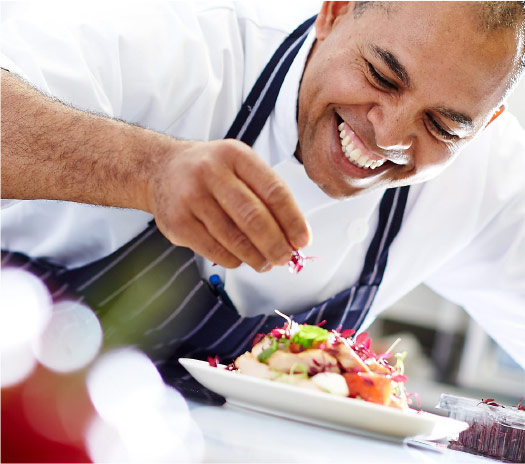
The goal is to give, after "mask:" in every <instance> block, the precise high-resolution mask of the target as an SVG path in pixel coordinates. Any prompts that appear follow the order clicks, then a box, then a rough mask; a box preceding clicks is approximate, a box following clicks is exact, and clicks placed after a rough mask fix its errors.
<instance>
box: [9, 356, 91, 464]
mask: <svg viewBox="0 0 525 464" xmlns="http://www.w3.org/2000/svg"><path fill="white" fill-rule="evenodd" d="M94 415H95V411H94V409H93V406H92V405H91V402H90V400H89V397H88V394H87V391H86V387H85V381H84V376H83V375H82V374H81V373H79V374H68V375H62V374H56V373H53V372H51V371H49V370H47V369H45V368H43V367H41V366H39V367H37V368H36V370H35V372H33V374H32V375H31V376H30V377H28V378H27V379H26V380H24V381H23V382H22V383H20V384H18V385H15V386H13V387H10V388H3V389H2V434H1V437H2V438H1V440H2V441H1V461H2V462H55V463H59V462H92V461H91V459H90V457H89V456H88V454H87V452H86V449H85V445H84V438H85V432H86V427H87V425H88V424H89V421H90V419H91V418H92V417H94Z"/></svg>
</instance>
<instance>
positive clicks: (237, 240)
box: [194, 197, 271, 272]
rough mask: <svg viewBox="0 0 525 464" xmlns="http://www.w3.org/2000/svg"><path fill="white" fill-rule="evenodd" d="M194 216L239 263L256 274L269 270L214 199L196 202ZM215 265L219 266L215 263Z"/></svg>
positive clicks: (265, 260)
mask: <svg viewBox="0 0 525 464" xmlns="http://www.w3.org/2000/svg"><path fill="white" fill-rule="evenodd" d="M194 214H195V215H196V216H197V218H198V219H199V220H200V221H201V222H202V223H203V224H204V226H205V227H206V229H207V231H208V233H210V234H211V235H213V237H214V239H215V240H216V241H217V242H218V243H219V244H220V245H222V247H223V248H224V249H226V250H228V251H229V253H230V254H231V255H233V256H235V257H236V258H237V259H238V260H239V261H242V262H245V263H246V264H248V265H249V266H251V267H252V268H253V269H255V270H256V271H258V272H266V271H269V270H270V269H271V265H270V263H269V262H268V260H267V259H266V258H265V257H264V256H263V255H262V254H261V252H259V250H258V249H257V248H256V247H255V246H254V244H253V243H252V242H251V241H250V239H249V238H248V237H247V236H246V235H245V234H244V233H243V232H241V230H240V229H239V228H238V227H237V225H236V224H235V223H234V222H233V221H232V219H231V218H230V217H229V216H228V215H227V214H226V213H225V212H224V210H223V209H222V208H221V207H220V206H219V204H218V203H217V201H215V199H214V198H212V197H210V198H208V199H207V200H203V201H200V202H198V204H197V205H196V206H195V210H194ZM215 262H216V263H217V264H221V263H219V262H218V261H215Z"/></svg>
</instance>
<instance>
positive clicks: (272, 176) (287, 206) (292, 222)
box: [235, 153, 311, 249]
mask: <svg viewBox="0 0 525 464" xmlns="http://www.w3.org/2000/svg"><path fill="white" fill-rule="evenodd" d="M254 155H255V153H253V154H252V156H251V158H252V159H251V160H250V161H251V162H248V163H247V162H236V164H235V172H236V173H237V175H238V176H239V177H240V178H241V179H242V180H243V181H244V182H246V184H247V185H248V186H249V187H250V189H251V190H252V191H253V192H254V193H255V195H256V196H257V197H258V198H259V199H260V200H261V201H262V203H263V204H264V205H265V206H266V208H267V209H268V210H269V211H270V212H271V214H272V216H273V217H274V220H275V221H276V223H277V224H278V225H279V227H280V229H281V230H282V233H283V235H284V237H285V238H286V240H287V241H288V243H289V244H290V245H291V246H292V247H293V248H295V249H299V248H304V247H305V246H307V245H308V244H309V243H310V241H311V232H310V229H309V227H308V224H307V222H306V219H305V218H304V215H303V213H302V212H301V210H300V209H299V206H298V205H297V203H296V202H295V200H294V198H293V195H292V193H291V191H290V189H289V188H288V186H287V185H286V184H285V182H284V181H283V180H282V179H281V178H280V177H279V176H278V175H277V174H276V173H275V172H274V171H273V169H272V168H271V167H270V166H268V165H267V164H266V163H265V162H264V161H262V160H261V159H260V158H259V157H258V156H257V155H255V156H254Z"/></svg>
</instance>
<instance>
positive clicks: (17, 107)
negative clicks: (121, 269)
mask: <svg viewBox="0 0 525 464" xmlns="http://www.w3.org/2000/svg"><path fill="white" fill-rule="evenodd" d="M274 8H278V11H274ZM313 15H316V16H313ZM524 17H525V16H524V9H523V5H522V2H503V3H501V4H500V3H498V2H476V3H468V2H467V3H461V2H458V3H456V2H451V3H449V2H444V3H438V2H436V3H432V4H425V3H424V2H422V3H417V2H409V3H407V4H404V3H402V2H400V3H395V2H394V3H390V2H389V3H386V4H383V3H381V2H371V3H369V2H363V3H359V2H358V3H354V2H325V3H323V4H322V5H317V4H315V5H309V4H305V3H303V2H301V3H291V4H280V5H279V6H278V7H272V8H270V7H268V6H267V5H262V4H261V5H258V4H253V2H250V3H248V2H246V3H231V2H216V3H208V2H205V3H182V2H176V3H169V2H166V3H156V4H155V5H154V6H152V5H147V4H140V3H139V4H130V5H128V4H126V7H125V8H122V7H121V5H119V4H112V3H109V4H105V5H103V6H101V5H97V4H89V5H84V4H81V3H76V2H75V3H73V4H70V5H64V4H60V6H58V5H55V4H53V3H46V4H45V5H42V6H41V5H39V4H29V5H25V4H21V5H20V4H5V3H4V4H2V52H1V53H2V56H1V66H2V68H3V70H2V198H3V202H2V207H3V208H2V250H3V254H2V258H3V261H2V264H3V266H9V265H17V263H18V264H19V263H22V264H21V265H22V266H25V267H26V268H27V269H31V267H32V266H33V265H34V266H36V268H38V269H40V268H39V266H50V267H49V268H46V269H49V270H47V271H46V270H42V272H41V273H40V274H39V275H40V276H41V277H42V276H45V278H46V279H47V277H48V275H49V273H52V274H53V276H52V277H53V279H55V278H56V279H58V281H60V275H64V276H65V275H67V274H68V272H69V271H70V270H72V271H76V270H80V269H84V268H85V267H86V266H90V265H91V264H92V263H98V264H96V266H95V268H94V269H93V270H92V271H91V273H90V274H89V276H87V277H86V276H84V274H81V273H80V272H77V273H75V272H73V273H72V277H71V280H69V281H66V283H64V284H63V285H61V284H60V282H59V284H57V285H58V286H56V287H54V288H53V290H52V292H53V296H54V297H56V298H59V297H61V296H62V295H65V294H66V293H67V292H68V291H69V290H71V289H72V290H77V291H78V293H79V294H82V291H83V290H84V289H87V288H88V287H89V286H91V284H92V283H93V282H95V281H106V282H107V281H110V280H111V281H113V280H115V279H114V278H113V277H112V278H109V277H108V275H107V274H106V272H107V271H109V270H111V269H113V267H114V266H115V264H114V263H115V262H118V261H121V260H122V259H124V258H123V256H124V255H126V256H127V255H128V253H131V252H132V251H133V250H135V249H136V248H137V247H138V246H139V244H140V243H143V242H145V241H148V240H149V239H150V237H152V236H153V235H151V234H159V235H163V236H165V237H166V238H167V239H168V240H169V242H168V240H166V242H167V243H169V244H170V246H171V244H174V245H177V247H172V248H181V249H182V248H183V247H184V249H189V250H192V251H193V252H195V255H193V253H191V255H188V256H189V257H188V258H187V259H186V261H184V265H183V267H184V266H190V265H192V266H193V264H195V265H196V266H197V269H198V274H199V278H202V279H203V281H204V282H206V285H208V286H210V288H212V290H214V291H215V293H216V294H217V295H218V296H219V300H218V302H217V303H213V304H210V307H209V308H204V307H203V306H202V305H201V306H200V308H201V310H202V313H198V312H197V310H195V311H193V313H192V314H193V315H194V319H195V320H193V321H192V323H191V324H190V323H187V324H186V323H182V322H178V319H177V317H179V313H180V314H182V313H183V312H184V311H183V310H184V309H185V307H186V305H187V304H188V303H187V300H188V299H189V298H191V297H192V296H193V293H198V292H200V291H201V287H204V286H203V284H201V283H199V284H198V285H196V286H194V287H191V286H190V287H189V288H188V289H187V292H186V295H185V296H181V300H180V301H181V302H180V304H177V305H175V306H174V307H173V308H170V311H171V312H168V313H166V314H164V316H163V318H162V319H161V320H154V321H149V320H148V319H144V320H141V322H140V324H137V325H139V326H140V328H141V330H142V331H143V332H145V333H146V334H147V333H150V334H151V333H152V332H155V333H160V332H162V333H163V334H164V335H166V334H172V339H168V340H167V341H166V337H165V336H164V337H157V338H156V339H155V343H156V345H155V346H157V347H160V348H163V349H167V348H169V347H171V348H174V347H175V346H177V347H179V346H180V345H179V342H180V340H182V341H183V342H184V343H189V345H188V346H191V347H192V348H187V349H186V351H185V354H188V353H189V354H192V353H193V354H195V353H196V352H197V351H198V349H197V348H196V345H195V344H192V343H193V342H192V341H191V340H192V337H193V336H200V337H201V339H203V340H206V342H205V345H206V346H205V348H206V349H207V350H208V351H209V352H221V353H223V354H225V355H228V356H230V357H232V356H235V355H237V354H239V352H240V350H241V349H242V346H241V344H240V341H239V342H235V343H234V342H231V344H230V345H228V346H226V347H224V348H221V344H222V343H223V342H225V341H228V340H230V338H229V337H230V336H231V335H232V334H234V333H235V332H236V330H237V329H238V328H239V327H240V326H241V325H243V324H244V322H243V321H244V320H245V319H246V320H247V321H249V324H250V325H249V330H247V331H245V333H246V334H247V335H253V334H254V333H256V332H257V331H261V332H264V331H265V329H266V328H267V326H268V327H270V326H271V324H274V321H273V320H272V319H270V318H269V315H270V314H271V313H272V312H273V310H274V308H279V309H280V310H281V311H282V312H284V313H287V314H290V315H297V320H304V321H308V322H311V323H319V322H321V321H322V320H328V321H329V325H332V326H334V327H337V326H342V327H354V328H357V329H363V328H364V327H366V326H368V325H369V324H370V323H371V322H372V321H373V320H374V319H375V318H376V317H377V315H378V314H379V313H380V312H381V311H382V310H384V309H386V308H387V307H389V306H390V305H391V304H392V303H394V302H395V301H396V300H398V299H399V298H400V297H402V296H403V295H405V294H406V293H408V292H409V291H410V290H412V289H413V288H414V287H416V286H417V285H419V284H420V283H422V282H424V283H426V284H427V285H429V286H430V287H431V288H433V289H434V290H435V291H437V292H438V293H440V294H441V295H443V296H444V297H446V298H449V299H451V300H452V301H454V302H456V303H458V304H460V305H462V306H463V307H464V308H465V309H466V310H467V311H468V312H469V313H470V315H471V316H472V317H473V318H474V319H475V320H476V321H477V322H478V323H479V324H480V325H481V326H482V327H483V328H484V329H485V330H486V331H487V332H488V333H489V334H490V335H491V336H492V337H493V338H494V339H495V340H496V341H497V342H498V343H499V344H500V345H501V346H502V347H503V348H504V349H506V350H507V351H508V352H509V354H510V355H511V356H513V357H514V358H515V359H516V360H517V361H518V362H521V363H523V362H524V361H523V360H524V359H525V357H524V356H523V354H524V353H525V342H524V340H523V330H524V327H525V264H524V263H525V182H523V172H524V170H525V133H524V131H523V129H522V128H521V127H520V126H519V124H518V123H517V122H516V120H515V118H514V117H513V116H512V115H511V114H508V112H503V114H501V116H499V117H498V118H497V119H496V120H493V116H494V115H495V114H499V113H500V112H501V108H502V104H503V102H504V99H505V97H506V96H507V95H508V94H509V92H511V91H512V88H513V87H514V86H515V84H516V83H517V81H518V79H519V76H520V73H521V71H522V70H523V63H524V59H523V56H524V39H523V37H524V36H523V28H524ZM416 18H417V20H416ZM489 123H490V124H489ZM235 139H237V140H235ZM93 205H99V206H93ZM152 219H154V221H152ZM172 248H163V249H162V250H161V251H159V252H158V254H157V255H156V256H155V257H153V258H152V261H151V262H149V263H148V264H147V265H146V267H145V270H141V271H137V272H136V273H134V274H133V275H130V276H128V277H126V278H125V279H124V280H123V281H122V282H120V283H118V284H117V285H116V286H115V287H113V288H112V289H111V290H108V291H107V292H106V293H105V294H104V297H100V298H99V299H98V300H97V302H96V303H91V302H90V300H89V297H85V296H82V298H84V297H85V298H86V299H87V301H88V302H90V304H91V305H92V306H98V307H100V308H103V307H105V305H106V304H109V302H111V301H113V300H117V299H120V300H121V301H124V300H125V301H127V303H126V305H125V306H126V307H125V309H124V310H122V309H121V311H126V317H131V315H132V316H133V317H142V315H144V314H152V313H153V312H154V311H153V310H152V309H151V308H150V307H149V305H150V304H156V302H157V298H160V295H161V294H162V293H164V292H165V291H168V289H171V287H174V286H175V285H174V282H175V280H176V279H177V278H178V276H179V272H182V271H176V272H175V271H174V272H173V273H172V274H169V276H168V277H165V278H162V277H160V276H159V275H157V274H156V275H155V278H154V279H150V280H152V281H153V280H154V281H155V285H156V287H152V288H151V290H150V291H149V292H145V291H141V292H140V294H141V298H144V301H140V302H138V301H137V300H134V298H135V297H136V295H137V293H134V294H132V296H130V297H126V296H123V295H125V294H126V292H127V291H128V290H129V288H131V287H132V284H133V283H134V282H135V281H136V280H138V278H139V277H142V276H143V275H145V274H147V273H148V272H150V270H153V269H154V267H155V266H157V264H158V263H159V262H161V261H162V262H164V261H165V259H164V257H165V256H168V255H169V254H170V253H172V251H171V250H172ZM119 250H121V251H119ZM122 250H123V252H124V255H123V254H122ZM294 250H301V252H302V253H303V254H304V255H305V256H307V259H306V261H305V262H304V269H302V271H301V272H300V273H297V274H295V273H290V272H289V271H288V268H287V266H286V264H287V262H288V261H289V260H290V256H291V253H292V251H294ZM117 252H118V253H119V254H116V253H117ZM108 256H113V258H112V260H111V262H109V261H107V257H108ZM24 260H26V261H25V262H24ZM104 260H106V261H104ZM52 266H55V268H56V269H57V271H54V270H52ZM152 272H153V271H152ZM119 275H120V274H119ZM79 276H82V277H79ZM162 279H164V280H162ZM50 280H51V279H50ZM71 282H74V285H73V284H72V283H71ZM152 285H153V284H152ZM188 292H189V293H188ZM126 298H128V299H127V300H126ZM170 298H171V297H170ZM132 300H133V301H134V305H135V306H133V308H130V301H132ZM153 300H155V301H153ZM222 306H224V308H225V311H226V310H233V312H230V313H227V314H226V313H224V314H225V315H223V314H222V313H219V312H216V311H219V309H220V307H222ZM202 308H204V309H202ZM310 308H311V309H310ZM94 309H95V310H96V308H94ZM186 312H187V311H186ZM102 313H104V314H105V312H104V311H101V314H102ZM233 313H235V317H234V316H233ZM239 315H240V316H242V317H241V318H240V319H239ZM119 317H121V316H118V317H117V318H116V320H120V319H119ZM230 317H231V319H229V318H230ZM214 318H216V320H215V319H214ZM124 320H125V318H124V319H122V321H124ZM211 321H215V322H213V324H212V322H211ZM224 321H227V323H226V322H224ZM221 323H224V324H226V325H225V326H224V327H220V324H221ZM145 325H149V328H148V327H145ZM181 327H183V329H184V330H182V329H181ZM212 329H215V332H216V333H215V334H213V335H212V332H213V330H212ZM177 330H179V331H180V333H178V334H177V336H176V337H175V335H173V334H174V333H176V331H177ZM190 335H191V336H190ZM160 338H163V339H164V341H159V340H160ZM244 338H246V337H243V339H244ZM176 340H178V341H176ZM230 341H231V340H230ZM200 348H202V346H201V347H200ZM199 353H200V351H199ZM228 356H226V357H228Z"/></svg>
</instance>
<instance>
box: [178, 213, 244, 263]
mask: <svg viewBox="0 0 525 464" xmlns="http://www.w3.org/2000/svg"><path fill="white" fill-rule="evenodd" d="M185 224H186V230H185V231H184V230H180V236H181V237H184V236H186V237H187V238H185V239H184V238H180V239H178V240H177V243H176V244H177V245H180V246H186V247H188V248H191V249H192V250H193V251H194V252H196V253H197V254H199V255H201V256H205V257H206V258H207V259H209V260H210V261H213V262H214V263H217V264H219V265H220V266H223V267H226V268H230V269H233V268H236V267H238V266H240V264H241V260H240V259H239V258H237V257H236V256H234V255H233V254H232V253H230V252H229V251H228V250H227V249H226V248H225V247H223V246H222V245H221V244H220V243H219V242H218V241H217V240H216V239H215V238H213V237H212V236H211V235H210V233H209V231H208V229H207V228H206V226H205V225H204V224H202V223H201V222H200V221H199V220H198V219H197V218H193V219H191V220H187V221H185Z"/></svg>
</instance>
